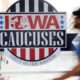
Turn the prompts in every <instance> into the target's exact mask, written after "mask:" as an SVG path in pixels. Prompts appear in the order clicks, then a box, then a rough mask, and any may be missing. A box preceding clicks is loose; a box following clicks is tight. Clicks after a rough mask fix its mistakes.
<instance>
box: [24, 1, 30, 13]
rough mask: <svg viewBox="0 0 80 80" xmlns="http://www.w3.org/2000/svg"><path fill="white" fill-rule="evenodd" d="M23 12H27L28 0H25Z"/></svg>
mask: <svg viewBox="0 0 80 80" xmlns="http://www.w3.org/2000/svg"><path fill="white" fill-rule="evenodd" d="M25 12H29V0H25Z"/></svg>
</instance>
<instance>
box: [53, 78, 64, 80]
mask: <svg viewBox="0 0 80 80" xmlns="http://www.w3.org/2000/svg"><path fill="white" fill-rule="evenodd" d="M52 80H64V79H61V78H55V79H52Z"/></svg>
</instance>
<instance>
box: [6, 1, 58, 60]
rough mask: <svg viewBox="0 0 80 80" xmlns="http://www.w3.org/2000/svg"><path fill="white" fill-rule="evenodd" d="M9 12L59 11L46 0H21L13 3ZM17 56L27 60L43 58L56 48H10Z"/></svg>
mask: <svg viewBox="0 0 80 80" xmlns="http://www.w3.org/2000/svg"><path fill="white" fill-rule="evenodd" d="M7 12H16V13H17V12H19V13H20V12H26V13H30V12H36V13H39V12H57V11H56V9H55V8H54V7H53V6H52V5H50V4H49V3H47V2H46V1H44V0H20V1H17V2H16V3H15V4H13V5H12V6H11V7H10V8H9V9H8V10H7ZM8 50H9V51H10V52H11V53H12V54H13V55H15V56H16V57H18V58H20V59H22V60H25V61H39V60H43V59H45V58H47V57H49V56H50V55H52V54H53V53H54V51H55V50H56V48H38V47H37V48H10V49H8Z"/></svg>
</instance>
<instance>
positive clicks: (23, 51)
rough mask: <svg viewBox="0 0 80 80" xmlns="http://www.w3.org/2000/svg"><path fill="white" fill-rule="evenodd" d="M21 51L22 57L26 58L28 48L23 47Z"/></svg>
mask: <svg viewBox="0 0 80 80" xmlns="http://www.w3.org/2000/svg"><path fill="white" fill-rule="evenodd" d="M20 52H21V58H22V59H26V48H21V49H20Z"/></svg>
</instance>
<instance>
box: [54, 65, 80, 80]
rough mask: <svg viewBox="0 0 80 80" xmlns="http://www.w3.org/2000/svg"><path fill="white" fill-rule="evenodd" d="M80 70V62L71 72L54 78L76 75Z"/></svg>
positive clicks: (62, 79) (58, 79)
mask: <svg viewBox="0 0 80 80" xmlns="http://www.w3.org/2000/svg"><path fill="white" fill-rule="evenodd" d="M79 72H80V64H79V65H77V66H76V67H75V68H73V70H72V71H70V72H67V73H66V74H64V75H63V76H61V77H60V78H56V79H53V80H64V79H66V78H69V77H71V76H74V75H75V74H77V73H79Z"/></svg>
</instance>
